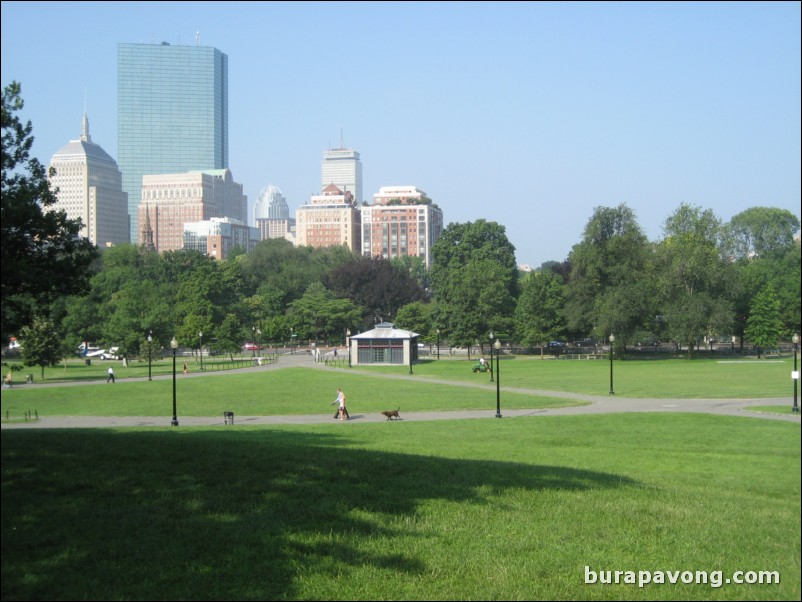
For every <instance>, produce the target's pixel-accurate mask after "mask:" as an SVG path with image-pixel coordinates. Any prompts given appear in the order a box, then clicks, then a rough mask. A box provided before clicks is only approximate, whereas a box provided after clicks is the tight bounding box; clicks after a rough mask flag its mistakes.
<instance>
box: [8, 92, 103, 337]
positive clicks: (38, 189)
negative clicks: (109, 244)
mask: <svg viewBox="0 0 802 602" xmlns="http://www.w3.org/2000/svg"><path fill="white" fill-rule="evenodd" d="M23 106H24V103H23V100H22V97H21V86H20V84H19V83H17V82H12V83H11V84H10V85H8V86H6V88H5V89H4V90H3V100H2V131H3V143H2V187H1V189H0V199H1V200H2V209H1V210H0V212H1V215H0V228H1V229H2V235H1V236H0V240H2V241H3V244H2V245H0V261H2V266H3V269H2V279H0V296H1V297H2V308H0V315H1V316H2V318H0V336H2V338H3V339H6V338H7V337H8V336H9V335H11V334H14V333H16V332H18V331H19V329H20V328H21V327H22V326H24V325H26V324H30V323H31V322H32V320H33V316H34V315H35V314H36V313H41V312H42V311H45V310H46V308H47V306H48V305H49V304H50V303H51V302H52V301H53V300H55V299H56V298H58V297H59V296H62V295H71V294H76V293H81V292H83V291H85V290H86V288H87V286H88V281H89V275H90V272H89V267H90V265H91V263H92V261H93V259H94V258H95V256H96V254H97V250H96V249H95V246H94V245H93V244H92V243H91V242H90V241H89V240H88V239H86V238H80V237H79V236H78V234H79V232H80V230H81V227H82V224H81V220H71V219H69V218H68V217H67V215H66V213H65V212H64V211H53V210H48V208H50V207H52V205H53V204H54V203H55V202H56V200H57V199H56V194H55V191H53V190H51V189H50V184H49V182H48V179H47V175H46V173H45V168H44V167H43V166H42V164H41V163H40V162H39V161H38V160H37V159H36V158H33V157H31V156H30V150H31V145H32V144H33V140H34V139H33V136H31V131H32V130H33V127H32V126H31V122H30V121H29V122H27V123H26V124H25V125H23V124H22V122H21V121H20V119H19V117H18V116H17V115H16V113H17V112H18V111H20V110H22V108H23Z"/></svg>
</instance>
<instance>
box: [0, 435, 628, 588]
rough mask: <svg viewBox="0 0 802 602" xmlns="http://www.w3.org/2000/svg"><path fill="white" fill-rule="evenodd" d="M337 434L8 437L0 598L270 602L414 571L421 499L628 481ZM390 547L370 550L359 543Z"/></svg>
mask: <svg viewBox="0 0 802 602" xmlns="http://www.w3.org/2000/svg"><path fill="white" fill-rule="evenodd" d="M345 443H346V442H344V440H342V439H341V438H340V437H339V436H337V435H316V434H308V433H288V432H285V431H274V430H255V431H252V432H242V431H239V432H236V433H234V432H225V431H221V432H214V431H199V430H194V431H181V432H177V431H171V432H164V431H161V432H139V431H137V432H114V431H101V430H96V429H92V430H63V431H25V432H22V431H20V432H16V431H6V432H4V433H3V437H2V599H3V600H42V599H50V600H58V599H61V600H76V599H90V600H91V599H94V600H112V599H140V600H164V599H187V600H202V599H204V600H247V599H261V600H279V599H292V598H293V597H295V595H296V589H295V588H296V582H297V580H299V579H305V578H308V577H309V576H310V575H311V576H321V575H322V576H323V577H325V578H331V579H337V578H340V577H345V576H347V574H348V571H349V570H350V568H352V567H364V566H373V567H375V568H377V569H378V570H384V571H388V572H391V573H393V574H407V575H416V574H421V573H423V572H424V571H425V570H426V569H427V567H426V562H425V559H422V558H419V557H416V556H415V554H414V552H409V553H407V552H405V551H404V549H405V548H404V546H403V545H401V544H399V543H397V540H396V539H395V538H400V539H399V540H398V541H403V538H406V537H414V535H412V534H411V533H410V532H409V531H408V530H406V529H404V528H403V527H402V525H403V523H404V520H407V519H409V520H414V519H415V515H416V513H417V511H418V508H419V507H420V505H421V504H422V503H424V502H425V501H427V500H445V501H449V502H469V503H473V504H482V503H492V499H490V496H492V495H493V494H494V493H499V492H503V491H504V490H506V489H508V488H517V489H528V490H549V489H557V490H585V489H605V488H617V487H621V486H627V485H631V484H632V481H631V480H630V479H627V478H623V477H621V476H619V475H615V474H605V473H599V472H590V471H583V470H574V469H570V468H562V467H553V466H533V465H528V464H519V463H508V462H497V461H489V460H488V461H476V460H454V459H446V458H439V457H428V456H419V455H414V454H409V455H408V454H401V453H388V452H377V451H370V450H364V449H354V448H349V447H347V445H346V444H345ZM368 540H370V541H373V542H376V541H377V540H378V541H386V543H385V544H384V545H383V546H380V547H379V549H382V550H386V551H384V552H367V551H366V549H368V548H366V547H365V546H363V545H361V544H362V543H363V542H364V541H368Z"/></svg>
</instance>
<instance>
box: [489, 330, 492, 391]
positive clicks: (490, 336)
mask: <svg viewBox="0 0 802 602" xmlns="http://www.w3.org/2000/svg"><path fill="white" fill-rule="evenodd" d="M488 338H489V339H490V382H491V383H492V382H493V331H492V330H491V331H490V334H489V335H488Z"/></svg>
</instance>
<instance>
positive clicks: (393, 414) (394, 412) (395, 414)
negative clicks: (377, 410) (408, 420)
mask: <svg viewBox="0 0 802 602" xmlns="http://www.w3.org/2000/svg"><path fill="white" fill-rule="evenodd" d="M400 409H401V408H398V410H400ZM398 410H388V411H387V412H382V414H384V415H385V416H387V420H392V419H393V418H395V419H396V420H403V419H402V418H401V416H399V415H398Z"/></svg>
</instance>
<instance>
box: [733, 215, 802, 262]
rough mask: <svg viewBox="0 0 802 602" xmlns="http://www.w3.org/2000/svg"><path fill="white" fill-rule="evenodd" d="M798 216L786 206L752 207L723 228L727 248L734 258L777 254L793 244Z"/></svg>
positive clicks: (782, 252)
mask: <svg viewBox="0 0 802 602" xmlns="http://www.w3.org/2000/svg"><path fill="white" fill-rule="evenodd" d="M797 232H799V218H798V217H797V216H795V215H794V214H793V213H791V212H790V211H788V210H787V209H776V208H774V207H751V208H749V209H747V210H746V211H742V212H741V213H739V214H738V215H736V216H734V217H733V218H732V219H731V220H730V223H729V224H728V225H727V227H726V229H725V241H726V245H727V251H728V252H729V253H730V254H731V255H732V256H733V257H734V258H735V259H748V258H753V257H762V258H767V257H779V256H782V255H783V254H784V253H785V252H786V251H787V249H788V248H790V247H793V246H794V235H795V234H797Z"/></svg>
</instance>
